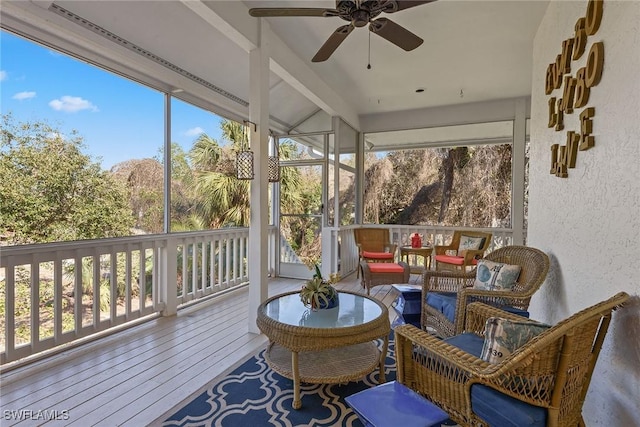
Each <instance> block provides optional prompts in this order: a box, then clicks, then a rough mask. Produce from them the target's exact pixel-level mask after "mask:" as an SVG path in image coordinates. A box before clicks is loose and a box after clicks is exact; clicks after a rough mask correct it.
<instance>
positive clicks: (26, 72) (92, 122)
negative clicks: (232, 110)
mask: <svg viewBox="0 0 640 427" xmlns="http://www.w3.org/2000/svg"><path fill="white" fill-rule="evenodd" d="M0 93H1V97H0V102H1V104H0V111H1V112H2V114H6V113H9V112H11V113H12V114H13V117H14V119H15V121H17V122H24V121H31V122H34V121H40V122H41V121H46V122H47V123H49V124H50V125H52V126H54V127H56V128H58V129H59V130H60V131H62V132H63V133H67V132H70V131H71V130H76V131H78V132H79V134H80V135H81V136H82V137H83V139H84V143H85V146H86V150H85V153H86V154H89V155H90V156H91V157H92V158H93V160H94V161H99V162H101V164H102V167H103V168H104V169H109V168H111V166H113V165H114V164H116V163H118V162H122V161H125V160H129V159H141V158H148V157H155V156H157V155H158V153H159V151H158V150H159V149H160V148H161V147H162V145H163V140H164V121H163V117H164V100H163V94H162V93H160V92H157V91H155V90H153V89H150V88H147V87H145V86H142V85H140V84H138V83H135V82H133V81H130V80H127V79H124V78H122V77H119V76H116V75H114V74H111V73H109V72H107V71H104V70H101V69H99V68H97V67H94V66H92V65H89V64H86V63H84V62H81V61H78V60H76V59H73V58H70V57H68V56H66V55H64V54H61V53H57V52H55V51H52V50H50V49H47V48H45V47H42V46H40V45H38V44H35V43H33V42H30V41H27V40H24V39H22V38H20V37H17V36H14V35H12V34H11V33H8V32H5V31H0ZM221 120H222V119H221V118H220V117H218V116H216V115H214V114H212V113H210V112H207V111H204V110H202V109H200V108H196V107H194V106H191V105H189V104H186V103H184V102H182V101H179V100H174V102H173V103H172V124H171V126H172V129H171V130H172V138H171V139H172V141H173V142H177V143H178V144H180V145H181V146H182V147H183V148H184V149H185V151H188V150H189V148H190V147H191V145H192V144H193V141H194V140H195V139H196V138H197V137H198V135H199V134H201V133H203V132H204V133H206V134H207V135H209V136H211V137H213V138H215V139H216V140H218V141H220V142H222V141H221V137H220V133H221V131H220V121H221Z"/></svg>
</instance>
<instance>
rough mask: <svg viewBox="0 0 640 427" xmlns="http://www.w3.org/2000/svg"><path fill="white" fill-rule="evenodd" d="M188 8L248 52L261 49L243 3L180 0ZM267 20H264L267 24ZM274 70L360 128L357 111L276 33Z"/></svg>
mask: <svg viewBox="0 0 640 427" xmlns="http://www.w3.org/2000/svg"><path fill="white" fill-rule="evenodd" d="M180 1H181V2H182V3H183V4H184V5H185V6H186V7H187V8H189V9H190V10H192V11H193V12H194V13H195V14H197V15H198V16H200V17H201V18H202V19H204V20H205V21H206V22H207V23H209V24H210V25H211V26H213V27H214V28H216V29H218V30H220V31H221V32H222V33H223V34H226V35H227V37H229V39H230V40H232V41H233V42H234V43H236V44H237V45H238V46H240V47H241V48H242V49H244V50H245V51H246V52H247V53H248V52H250V51H251V50H253V49H255V48H257V47H259V46H260V43H261V42H260V37H259V32H258V29H259V21H258V19H263V18H253V17H251V16H249V9H248V8H247V7H246V6H245V5H244V4H243V3H242V2H239V1H209V2H204V1H202V0H180ZM265 24H267V21H266V20H264V19H263V25H265ZM268 34H269V36H268V37H267V38H268V40H265V42H267V43H269V52H270V56H271V61H270V69H271V71H273V72H274V73H275V74H276V75H278V77H280V78H281V79H283V80H285V81H286V82H287V83H288V84H289V85H291V86H292V87H293V88H295V89H296V90H297V91H299V92H300V93H301V94H302V95H303V96H304V97H306V98H307V99H309V100H310V101H311V102H313V103H314V104H316V105H317V106H318V107H320V108H321V109H323V110H324V111H326V112H327V113H328V114H329V115H331V116H339V117H342V119H343V120H344V121H345V122H347V123H349V125H351V126H352V127H353V128H355V129H359V119H358V114H357V112H356V110H355V109H354V108H353V107H352V106H350V105H349V103H347V102H346V101H345V100H344V99H343V98H342V97H341V96H340V95H339V94H338V93H337V92H336V91H335V90H334V89H333V88H332V87H330V86H329V85H327V84H326V83H325V82H324V80H322V78H321V77H320V76H318V75H317V74H316V73H315V72H314V71H313V70H312V69H311V67H309V65H308V64H307V62H306V61H304V60H302V59H301V58H300V57H298V56H297V55H296V54H295V53H294V52H293V51H292V50H291V49H290V48H289V46H287V44H286V43H284V42H283V41H282V40H281V39H280V38H279V37H278V36H276V35H275V34H274V33H273V31H268Z"/></svg>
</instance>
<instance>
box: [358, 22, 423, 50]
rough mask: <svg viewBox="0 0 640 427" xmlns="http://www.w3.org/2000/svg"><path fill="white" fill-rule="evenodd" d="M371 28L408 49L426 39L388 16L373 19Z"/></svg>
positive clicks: (413, 47)
mask: <svg viewBox="0 0 640 427" xmlns="http://www.w3.org/2000/svg"><path fill="white" fill-rule="evenodd" d="M369 30H370V31H371V32H372V33H375V34H377V35H379V36H380V37H382V38H383V39H387V40H389V41H390V42H391V43H393V44H395V45H396V46H398V47H401V48H402V49H404V50H406V51H410V50H413V49H415V48H417V47H418V46H420V45H421V44H422V42H423V41H424V40H422V39H421V38H420V37H418V36H416V35H415V34H413V33H412V32H411V31H409V30H407V29H406V28H404V27H401V26H400V25H398V24H396V23H395V22H393V21H391V20H389V19H387V18H378V19H376V20H375V21H371V24H370V25H369Z"/></svg>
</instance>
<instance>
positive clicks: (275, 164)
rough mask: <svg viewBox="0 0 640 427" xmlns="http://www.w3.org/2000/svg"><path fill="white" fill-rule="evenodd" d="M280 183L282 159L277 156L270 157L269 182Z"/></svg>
mask: <svg viewBox="0 0 640 427" xmlns="http://www.w3.org/2000/svg"><path fill="white" fill-rule="evenodd" d="M278 181H280V159H279V158H278V157H277V156H269V182H278Z"/></svg>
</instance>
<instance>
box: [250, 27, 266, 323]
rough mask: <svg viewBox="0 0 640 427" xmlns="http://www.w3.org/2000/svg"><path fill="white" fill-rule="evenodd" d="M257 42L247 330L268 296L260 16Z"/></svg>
mask: <svg viewBox="0 0 640 427" xmlns="http://www.w3.org/2000/svg"><path fill="white" fill-rule="evenodd" d="M259 26H260V45H259V47H258V48H256V49H254V50H252V51H251V52H249V78H250V82H249V89H250V94H249V120H250V121H251V122H253V123H255V127H254V125H253V124H251V125H250V127H251V129H250V132H249V142H250V145H251V150H252V151H253V155H254V171H255V178H254V179H253V181H251V194H250V201H251V223H250V224H249V259H248V264H249V332H253V333H260V330H259V329H258V327H257V326H256V317H257V310H258V306H259V305H260V304H261V303H262V302H263V301H264V300H266V299H267V296H268V289H267V285H268V277H267V272H268V265H267V264H268V263H267V261H268V259H267V250H268V244H267V243H268V242H267V238H268V234H267V227H268V216H269V211H268V209H269V204H268V191H267V190H268V188H267V185H268V175H267V169H268V157H269V152H268V150H269V52H268V40H269V34H268V33H269V28H268V25H267V23H266V22H265V21H264V20H262V19H260V23H259Z"/></svg>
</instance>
